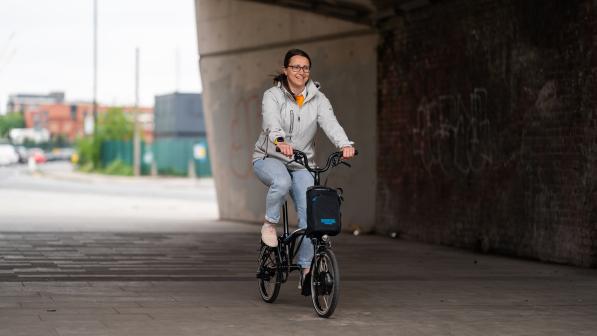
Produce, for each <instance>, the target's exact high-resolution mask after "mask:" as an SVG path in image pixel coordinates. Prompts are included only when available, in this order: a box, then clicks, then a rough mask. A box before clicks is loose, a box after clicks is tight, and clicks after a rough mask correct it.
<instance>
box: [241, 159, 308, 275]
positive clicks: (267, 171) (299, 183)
mask: <svg viewBox="0 0 597 336" xmlns="http://www.w3.org/2000/svg"><path fill="white" fill-rule="evenodd" d="M253 171H254V172H255V175H256V176H257V177H258V178H259V180H261V182H263V184H265V185H266V186H268V187H269V189H268V191H267V196H266V198H265V220H266V221H268V222H270V223H274V224H277V223H278V222H279V221H280V209H281V207H282V204H283V203H284V200H285V199H286V195H287V194H288V192H289V191H290V196H291V197H292V200H293V201H294V207H295V208H296V211H297V217H298V227H299V228H301V229H305V228H307V188H309V187H310V186H312V185H313V176H312V175H311V173H309V171H307V170H306V169H302V170H294V171H292V170H288V169H287V168H286V165H285V164H284V163H283V162H282V161H280V160H278V159H273V158H265V159H260V160H257V161H255V162H253ZM299 239H300V238H299ZM312 258H313V244H312V243H311V240H309V239H308V238H307V237H305V239H303V243H302V244H301V247H300V248H299V251H298V253H297V263H298V264H299V265H300V266H301V267H303V268H309V267H310V266H311V259H312Z"/></svg>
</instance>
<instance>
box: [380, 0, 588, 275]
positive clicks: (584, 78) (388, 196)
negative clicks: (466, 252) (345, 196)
mask: <svg viewBox="0 0 597 336" xmlns="http://www.w3.org/2000/svg"><path fill="white" fill-rule="evenodd" d="M388 27H390V28H388ZM596 44H597V1H593V0H586V1H580V0H579V1H573V0H570V1H560V0H527V1H519V0H509V1H508V0H504V1H497V0H468V1H465V0H446V1H442V2H439V3H436V4H434V5H431V6H428V7H425V8H422V9H419V10H416V11H414V12H410V13H408V14H406V15H404V16H401V17H396V18H394V19H393V20H392V21H390V22H389V23H387V24H386V28H385V29H384V31H383V32H382V41H381V45H380V48H379V76H378V78H379V97H378V99H379V110H378V125H379V126H378V127H379V132H378V134H379V135H378V136H379V147H378V148H379V153H378V165H377V166H378V176H379V179H378V190H377V196H378V201H377V223H378V224H377V227H376V229H377V230H378V231H380V232H382V233H389V232H398V233H399V234H400V236H401V237H403V238H406V239H415V240H421V241H426V242H432V243H439V244H447V245H452V246H458V247H465V248H473V249H477V250H480V251H483V252H493V253H501V254H508V255H515V256H521V257H530V258H536V259H540V260H546V261H554V262H561V263H570V264H576V265H583V266H589V267H595V266H597V110H596V105H597V104H596V101H597V80H596V78H597V48H596Z"/></svg>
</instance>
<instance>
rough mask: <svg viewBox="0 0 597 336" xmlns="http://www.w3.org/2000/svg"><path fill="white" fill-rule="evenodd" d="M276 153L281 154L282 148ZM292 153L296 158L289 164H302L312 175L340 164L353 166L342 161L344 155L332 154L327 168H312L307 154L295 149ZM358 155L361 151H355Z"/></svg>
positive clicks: (277, 149) (339, 153)
mask: <svg viewBox="0 0 597 336" xmlns="http://www.w3.org/2000/svg"><path fill="white" fill-rule="evenodd" d="M276 152H278V153H280V148H278V147H276ZM292 153H293V154H294V158H293V160H292V161H290V162H288V163H287V164H290V163H292V162H296V163H298V164H300V165H301V166H303V167H305V168H306V169H307V170H308V171H310V172H312V173H323V172H325V171H327V170H328V169H330V167H336V166H338V165H340V164H343V165H346V166H348V167H351V165H350V164H349V163H348V162H346V161H342V155H343V153H342V152H333V153H332V154H330V155H329V156H328V159H327V162H326V165H325V168H311V167H310V166H309V159H308V158H307V154H306V153H305V152H302V151H300V150H298V149H293V150H292ZM358 154H359V151H357V150H356V149H355V151H354V155H355V156H356V155H358Z"/></svg>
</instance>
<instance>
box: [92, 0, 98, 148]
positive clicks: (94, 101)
mask: <svg viewBox="0 0 597 336" xmlns="http://www.w3.org/2000/svg"><path fill="white" fill-rule="evenodd" d="M92 113H93V134H94V136H95V135H96V133H97V0H93V108H92Z"/></svg>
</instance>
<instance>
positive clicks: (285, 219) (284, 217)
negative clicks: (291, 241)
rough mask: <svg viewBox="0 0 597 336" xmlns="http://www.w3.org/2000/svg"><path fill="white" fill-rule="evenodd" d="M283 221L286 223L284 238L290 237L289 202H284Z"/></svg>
mask: <svg viewBox="0 0 597 336" xmlns="http://www.w3.org/2000/svg"><path fill="white" fill-rule="evenodd" d="M282 219H283V221H284V238H286V237H288V235H289V234H290V230H289V229H288V201H286V200H285V201H284V205H282Z"/></svg>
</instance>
